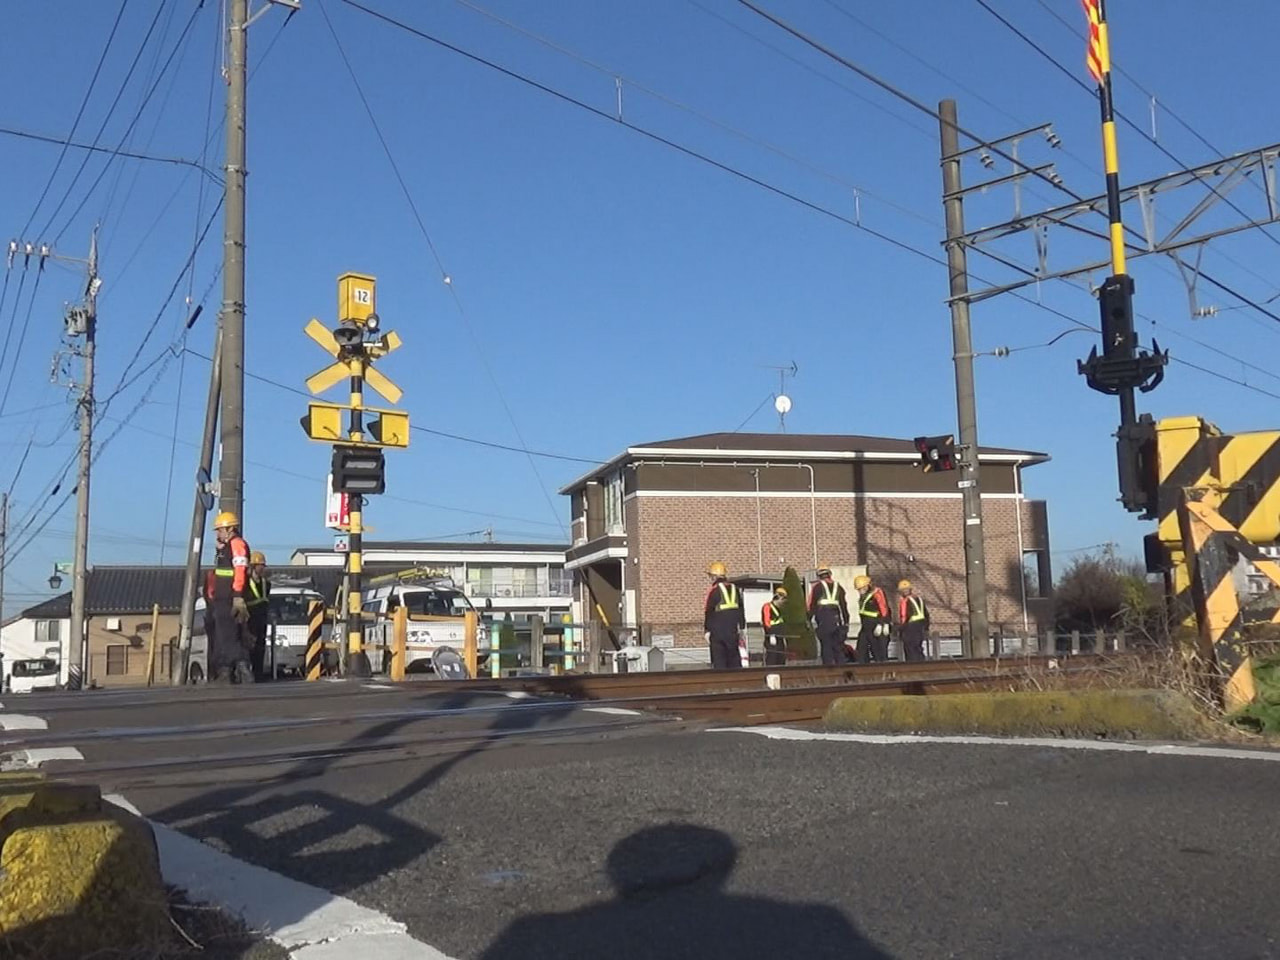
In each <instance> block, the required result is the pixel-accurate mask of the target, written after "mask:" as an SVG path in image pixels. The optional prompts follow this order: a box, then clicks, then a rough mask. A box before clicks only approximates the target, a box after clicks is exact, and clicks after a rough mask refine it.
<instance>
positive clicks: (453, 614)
mask: <svg viewBox="0 0 1280 960" xmlns="http://www.w3.org/2000/svg"><path fill="white" fill-rule="evenodd" d="M402 606H403V607H405V608H407V609H408V616H409V624H408V642H407V644H406V654H405V661H406V665H405V667H406V671H407V672H412V673H420V672H424V671H427V670H430V669H431V663H432V657H433V655H434V654H435V651H436V650H437V649H438V648H440V647H449V648H450V649H452V650H454V651H456V652H458V653H461V652H462V650H463V648H464V646H465V644H466V628H465V620H464V618H465V615H466V614H467V613H468V612H472V613H477V611H476V608H475V607H474V606H473V605H472V603H471V600H470V599H469V598H468V597H467V595H466V594H465V593H463V592H462V591H461V590H459V589H458V587H457V586H456V585H455V584H454V582H453V580H452V579H451V578H449V577H439V576H433V575H430V574H429V573H423V572H421V571H419V570H417V569H416V568H415V569H412V570H407V571H402V572H400V573H396V574H388V575H386V576H383V577H376V578H374V579H373V580H372V581H370V584H369V588H368V589H366V590H365V591H364V594H363V598H362V604H361V608H362V610H363V611H364V613H365V614H366V615H370V616H372V617H373V618H374V621H375V626H374V630H373V631H370V634H371V636H370V640H371V642H370V643H368V644H367V646H368V652H369V658H370V662H371V666H372V667H373V669H374V670H375V671H376V670H380V669H381V661H382V649H383V647H384V645H385V646H387V647H389V646H390V643H391V620H392V617H393V616H394V615H395V612H396V610H398V609H399V608H400V607H402ZM478 616H479V615H478V613H477V619H478ZM478 626H479V632H478V635H477V638H476V639H477V646H478V647H480V648H485V647H487V646H488V645H489V637H488V629H487V627H486V625H485V624H484V623H480V624H479V625H478Z"/></svg>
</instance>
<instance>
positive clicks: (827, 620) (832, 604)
mask: <svg viewBox="0 0 1280 960" xmlns="http://www.w3.org/2000/svg"><path fill="white" fill-rule="evenodd" d="M809 619H810V620H812V621H813V630H814V633H816V634H817V635H818V645H819V646H820V647H821V649H822V662H823V663H825V664H837V663H844V662H845V660H846V659H847V657H846V654H845V649H844V642H845V639H846V638H847V636H848V633H849V601H848V598H847V597H846V596H845V591H844V587H842V586H841V585H840V584H838V583H836V582H835V581H834V580H833V579H832V578H831V565H830V564H828V563H824V564H823V565H822V566H820V567H818V581H817V583H815V584H814V585H813V589H812V590H810V591H809Z"/></svg>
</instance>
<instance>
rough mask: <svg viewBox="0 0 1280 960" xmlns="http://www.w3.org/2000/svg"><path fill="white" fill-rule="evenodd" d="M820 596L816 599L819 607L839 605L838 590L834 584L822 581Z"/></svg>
mask: <svg viewBox="0 0 1280 960" xmlns="http://www.w3.org/2000/svg"><path fill="white" fill-rule="evenodd" d="M820 582H821V583H822V596H821V597H819V598H818V606H820V607H838V606H839V605H840V597H839V596H838V593H839V589H838V588H837V587H836V585H835V584H834V583H827V581H825V580H822V581H820Z"/></svg>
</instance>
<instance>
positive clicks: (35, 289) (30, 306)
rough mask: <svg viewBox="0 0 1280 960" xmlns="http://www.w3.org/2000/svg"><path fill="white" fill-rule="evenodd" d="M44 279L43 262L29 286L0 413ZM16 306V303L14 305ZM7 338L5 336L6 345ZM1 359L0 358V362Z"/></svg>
mask: <svg viewBox="0 0 1280 960" xmlns="http://www.w3.org/2000/svg"><path fill="white" fill-rule="evenodd" d="M42 277H44V266H43V261H42V262H41V266H40V267H38V268H37V269H36V282H35V283H34V284H32V286H31V299H30V300H28V301H27V312H26V315H25V316H24V317H23V318H22V330H21V332H20V333H19V334H18V344H17V346H16V347H15V348H14V351H13V364H12V365H11V366H10V367H9V379H8V380H6V381H5V385H4V392H3V393H2V394H0V413H4V408H5V407H6V406H8V404H9V392H10V391H11V390H12V389H13V381H14V379H15V378H16V377H17V374H18V367H19V366H20V364H21V362H22V348H23V347H24V346H25V345H26V342H27V329H28V328H29V327H30V326H31V314H32V311H33V310H34V308H35V305H36V296H37V295H38V294H39V292H40V280H41V278H42ZM15 306H16V303H15ZM7 340H8V337H7V336H6V345H7ZM2 359H3V357H0V360H2ZM3 369H4V367H3V364H2V363H0V376H2V375H3Z"/></svg>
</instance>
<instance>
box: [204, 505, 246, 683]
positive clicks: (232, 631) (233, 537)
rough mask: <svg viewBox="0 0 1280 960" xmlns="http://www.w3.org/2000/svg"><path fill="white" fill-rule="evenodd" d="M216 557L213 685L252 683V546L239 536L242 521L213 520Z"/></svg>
mask: <svg viewBox="0 0 1280 960" xmlns="http://www.w3.org/2000/svg"><path fill="white" fill-rule="evenodd" d="M213 533H214V537H215V538H216V540H217V553H216V555H215V559H214V562H213V577H212V578H211V579H212V581H213V582H212V589H211V593H212V596H211V598H210V601H209V605H210V606H211V607H212V608H213V638H212V643H210V645H209V680H210V682H212V683H231V682H238V683H252V682H253V668H252V667H251V666H250V663H249V651H248V648H247V645H246V644H245V643H244V639H243V636H244V633H245V628H246V627H247V625H248V623H249V605H248V603H247V601H246V593H247V592H248V588H249V544H248V543H246V542H245V539H244V537H242V536H240V518H239V517H237V516H236V515H235V514H234V513H231V512H230V511H227V510H224V511H223V512H222V513H220V514H218V515H217V516H216V517H215V518H214V520H213Z"/></svg>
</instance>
